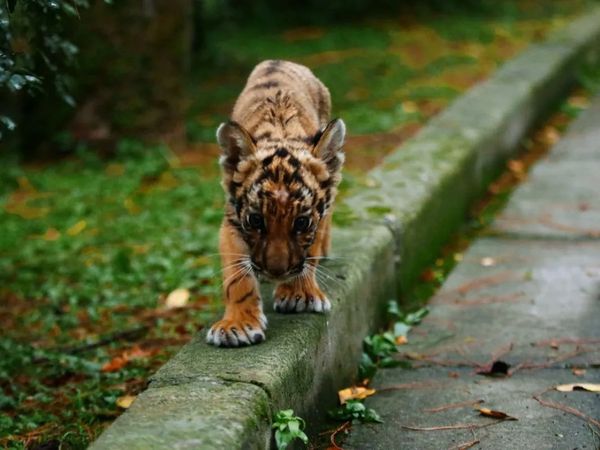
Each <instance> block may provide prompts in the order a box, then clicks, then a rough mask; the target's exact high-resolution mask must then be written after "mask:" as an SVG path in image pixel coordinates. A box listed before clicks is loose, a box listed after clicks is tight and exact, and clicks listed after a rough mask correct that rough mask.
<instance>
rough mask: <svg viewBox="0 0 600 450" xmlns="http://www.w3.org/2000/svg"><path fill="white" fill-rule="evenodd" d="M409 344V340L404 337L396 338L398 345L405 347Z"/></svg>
mask: <svg viewBox="0 0 600 450" xmlns="http://www.w3.org/2000/svg"><path fill="white" fill-rule="evenodd" d="M407 343H408V338H407V337H406V336H404V335H401V336H396V345H404V344H407Z"/></svg>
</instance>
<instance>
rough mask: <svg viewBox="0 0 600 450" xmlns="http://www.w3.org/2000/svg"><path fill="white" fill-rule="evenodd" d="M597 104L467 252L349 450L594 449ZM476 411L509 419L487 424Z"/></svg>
mask: <svg viewBox="0 0 600 450" xmlns="http://www.w3.org/2000/svg"><path fill="white" fill-rule="evenodd" d="M598 130H600V97H599V98H597V99H596V100H595V101H594V102H593V105H592V106H591V107H590V108H589V109H588V110H587V111H586V112H584V113H583V114H582V115H581V117H579V118H578V119H577V120H576V121H575V122H574V123H573V124H572V125H571V127H570V128H569V130H568V131H567V133H566V134H565V136H564V137H563V139H562V140H561V141H560V142H559V143H558V144H557V145H556V147H555V148H554V149H553V151H552V152H551V154H550V155H549V156H548V157H547V158H546V159H544V160H542V161H541V162H540V163H538V165H537V166H536V167H535V168H534V169H533V170H532V172H531V173H530V175H529V178H528V180H527V181H525V183H524V184H523V185H521V186H520V187H519V189H517V191H516V192H515V194H514V195H513V197H512V198H511V200H510V201H509V203H508V205H507V207H506V209H505V210H504V211H503V212H502V213H501V214H500V215H499V217H498V218H497V219H496V221H495V222H494V224H493V225H492V227H491V232H492V234H491V236H488V237H482V238H480V239H478V240H477V241H476V242H474V243H473V245H472V246H471V247H470V248H469V250H468V251H466V252H465V253H464V255H463V260H462V261H461V262H460V263H459V264H458V265H457V267H456V268H455V270H454V271H453V272H452V274H451V275H450V277H449V278H448V279H447V281H446V282H445V284H444V286H443V287H442V289H441V290H440V291H439V292H438V293H437V294H436V296H435V297H434V298H433V299H432V300H431V302H430V308H431V313H430V314H429V316H428V317H427V318H426V319H425V320H424V321H423V323H422V324H421V325H420V326H418V327H416V328H414V329H413V330H412V331H411V334H410V335H409V344H407V345H404V346H402V347H400V353H399V356H398V358H399V359H401V360H404V361H409V362H410V363H411V364H412V367H413V368H412V369H405V368H395V369H382V370H380V371H379V372H378V374H377V375H376V377H375V379H374V380H373V382H372V387H374V388H375V389H377V390H378V393H377V394H376V395H374V396H373V397H371V398H369V399H368V400H367V401H366V405H367V406H368V407H371V408H374V409H375V410H376V411H377V412H378V413H379V414H380V415H381V416H382V418H383V420H384V423H383V424H378V425H354V426H353V429H352V432H351V434H350V436H349V438H348V439H346V442H345V443H344V448H345V449H444V448H456V449H458V448H477V449H501V448H507V449H509V448H510V449H513V448H514V449H525V448H527V449H529V448H533V449H575V448H578V449H598V448H600V394H599V393H594V392H588V391H582V390H575V391H573V392H559V391H557V390H556V389H555V387H556V386H557V385H559V384H564V383H600V134H599V131H598ZM476 408H488V409H492V410H497V411H501V412H504V413H506V414H508V415H510V416H512V417H514V418H516V419H517V420H497V419H493V418H490V417H484V416H482V415H481V414H480V412H479V411H478V410H477V409H476Z"/></svg>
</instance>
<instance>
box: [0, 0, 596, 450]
mask: <svg viewBox="0 0 600 450" xmlns="http://www.w3.org/2000/svg"><path fill="white" fill-rule="evenodd" d="M550 3H552V5H554V6H553V8H550V9H544V8H545V7H546V6H548V4H550ZM583 3H584V2H583V0H582V1H572V2H567V1H559V2H538V3H537V4H538V6H537V7H531V8H529V9H525V10H516V12H515V11H512V12H511V14H510V15H508V16H502V15H498V14H494V15H490V16H489V17H488V16H485V15H483V16H478V17H477V18H476V19H474V18H473V16H472V15H469V14H466V13H465V14H463V15H461V14H458V13H455V14H453V15H450V16H448V17H446V18H444V21H443V22H442V20H441V18H439V17H435V16H423V17H421V16H419V17H417V18H414V17H413V18H409V19H405V20H403V21H401V20H400V19H395V18H393V17H391V18H387V19H364V20H362V21H361V22H357V23H353V24H345V25H338V26H332V27H324V26H323V27H313V28H299V29H287V30H274V29H273V30H271V29H266V30H265V29H262V30H259V29H256V28H253V27H252V26H250V25H249V26H247V27H244V28H242V29H240V30H238V32H236V33H233V34H232V33H227V32H225V31H219V30H216V31H213V32H212V35H211V36H210V38H211V42H214V43H215V44H214V45H215V46H216V49H217V50H218V54H219V55H220V56H219V59H218V60H214V61H213V63H212V64H211V65H210V67H207V66H204V67H196V69H195V71H194V74H193V79H192V80H191V82H190V92H189V96H190V113H189V119H188V133H189V137H190V139H191V144H190V148H189V149H188V150H186V151H184V152H182V153H181V154H179V156H178V157H175V156H174V155H172V154H171V153H170V152H169V151H168V150H167V149H165V148H162V147H147V146H144V145H141V144H139V143H136V142H134V141H124V142H122V143H121V144H120V145H119V149H118V151H117V154H116V156H115V157H114V158H112V159H111V160H109V161H106V160H101V159H99V158H98V157H97V156H95V153H93V152H91V151H89V150H86V149H85V148H82V149H81V150H80V152H79V153H78V154H77V155H76V156H75V157H73V158H70V159H68V160H63V161H60V162H55V163H53V164H45V165H41V164H40V165H37V166H36V165H27V166H24V165H19V164H17V163H15V162H13V161H10V160H9V159H3V160H2V161H0V326H1V327H2V330H3V333H2V335H1V337H0V446H4V447H8V448H35V447H36V446H38V445H44V446H45V447H44V448H58V447H59V446H62V447H61V448H84V447H85V446H86V445H87V444H88V443H89V442H90V441H91V440H92V439H94V437H95V436H96V435H97V434H98V433H99V432H100V431H101V430H102V428H103V427H104V426H106V425H107V424H109V423H110V422H111V421H112V420H113V419H114V418H115V417H117V416H118V415H119V414H120V413H121V412H122V411H123V408H122V407H120V406H119V404H121V405H123V402H120V401H119V399H120V398H121V397H122V396H124V395H135V394H137V393H138V392H140V391H141V390H143V389H144V387H145V384H146V380H147V379H148V376H149V375H150V374H151V373H152V372H153V371H154V370H156V368H157V367H159V366H160V365H161V364H162V363H163V362H164V361H165V360H166V359H167V358H168V357H169V356H170V355H172V354H173V352H174V351H176V350H177V349H178V348H179V347H180V346H181V345H182V344H183V343H185V342H187V341H188V340H189V339H190V337H191V336H192V335H194V334H195V333H196V332H197V331H198V330H199V329H201V328H203V327H204V326H206V324H207V323H208V322H209V321H210V320H211V318H212V317H213V316H214V315H215V314H217V313H218V312H219V310H220V305H219V274H220V272H219V267H218V262H219V261H218V256H217V255H216V252H217V242H216V235H217V229H218V226H219V222H220V219H221V214H222V207H223V195H222V191H221V188H220V186H219V183H218V176H217V175H216V174H217V173H218V172H217V170H216V169H217V166H216V157H215V155H216V153H217V151H216V149H215V147H214V145H213V144H212V141H213V133H214V129H215V126H216V125H217V124H218V123H219V121H221V120H223V119H225V118H226V116H227V114H228V112H229V109H230V107H231V105H232V102H233V100H234V99H235V96H236V95H237V94H238V92H239V91H240V89H241V86H242V84H243V79H244V77H245V76H246V74H247V72H248V70H249V68H250V67H251V66H252V65H253V64H254V63H255V62H256V61H257V60H259V59H263V58H265V57H267V56H268V57H274V58H277V57H279V58H289V59H295V60H298V61H299V62H302V63H305V64H308V65H310V66H311V67H313V68H314V70H315V73H316V74H317V75H318V76H319V77H320V78H321V79H322V80H323V81H324V82H325V83H326V84H327V85H328V86H329V87H330V89H331V91H332V97H333V99H334V107H335V113H336V114H337V115H339V116H341V117H344V119H345V120H346V121H347V123H348V126H349V129H350V132H351V136H350V138H349V140H348V147H347V151H348V156H349V158H348V159H349V161H348V169H349V170H348V173H347V175H346V181H345V186H349V185H353V184H357V183H360V182H361V178H362V177H363V176H364V173H365V171H366V169H367V168H369V167H372V166H373V165H375V164H376V163H377V162H378V161H380V160H381V158H382V157H383V155H384V154H385V153H386V152H388V151H390V150H391V149H392V148H394V147H395V146H397V145H398V144H399V143H400V142H401V141H402V140H403V139H406V138H407V137H409V136H410V135H411V134H413V133H414V132H415V131H416V130H417V129H418V128H419V127H420V126H421V125H422V124H423V123H425V122H426V121H427V120H428V118H430V117H431V116H432V115H433V114H435V113H436V112H437V111H439V110H440V109H441V108H443V107H444V106H445V105H446V104H447V103H448V102H449V101H451V100H452V98H454V97H455V96H456V95H458V94H459V93H461V92H463V91H464V90H465V89H467V88H468V87H469V86H471V85H472V84H473V83H475V82H477V81H478V80H481V79H483V78H485V77H486V76H487V75H489V73H491V72H492V71H493V70H494V69H495V68H496V67H497V66H498V65H499V64H501V62H502V61H504V60H505V59H507V58H509V57H510V56H512V55H513V54H514V53H515V52H517V51H518V50H520V49H521V48H523V47H524V46H525V45H527V44H528V43H529V42H531V41H534V40H536V39H539V38H540V37H541V36H542V35H543V34H544V33H545V32H547V31H548V30H551V29H554V28H556V27H557V26H559V25H561V24H562V23H563V22H564V21H565V20H566V18H567V17H569V16H571V15H572V14H574V13H575V12H577V11H578V10H579V8H580V7H581V5H582V4H583ZM525 4H528V5H529V3H528V2H526V3H525ZM465 24H467V25H468V27H469V31H468V32H466V31H465ZM588 78H589V79H590V80H593V73H590V74H589V76H588ZM351 213H352V212H351V211H340V214H339V215H338V216H339V217H340V218H341V219H340V220H341V221H342V222H343V220H344V217H349V216H351ZM178 288H186V289H188V290H189V291H190V293H191V299H190V301H189V302H188V303H187V305H186V306H185V307H183V308H180V309H169V308H168V307H167V305H166V303H165V298H166V296H167V295H168V294H169V292H171V291H173V290H174V289H178Z"/></svg>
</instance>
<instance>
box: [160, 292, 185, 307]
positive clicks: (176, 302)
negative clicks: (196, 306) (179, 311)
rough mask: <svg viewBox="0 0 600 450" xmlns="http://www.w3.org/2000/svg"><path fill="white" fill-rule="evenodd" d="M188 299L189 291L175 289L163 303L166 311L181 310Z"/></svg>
mask: <svg viewBox="0 0 600 450" xmlns="http://www.w3.org/2000/svg"><path fill="white" fill-rule="evenodd" d="M189 299H190V291H189V290H187V289H183V288H180V289H175V290H174V291H172V292H171V293H170V294H169V295H168V296H167V300H166V301H165V306H166V307H167V309H174V308H183V307H184V306H185V305H186V304H187V302H188V300H189Z"/></svg>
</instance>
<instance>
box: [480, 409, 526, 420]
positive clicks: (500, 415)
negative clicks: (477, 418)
mask: <svg viewBox="0 0 600 450" xmlns="http://www.w3.org/2000/svg"><path fill="white" fill-rule="evenodd" d="M476 409H477V411H479V414H481V415H482V416H485V417H491V418H493V419H501V420H518V419H517V418H516V417H513V416H509V415H508V414H506V413H504V412H502V411H496V410H493V409H489V408H476Z"/></svg>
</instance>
